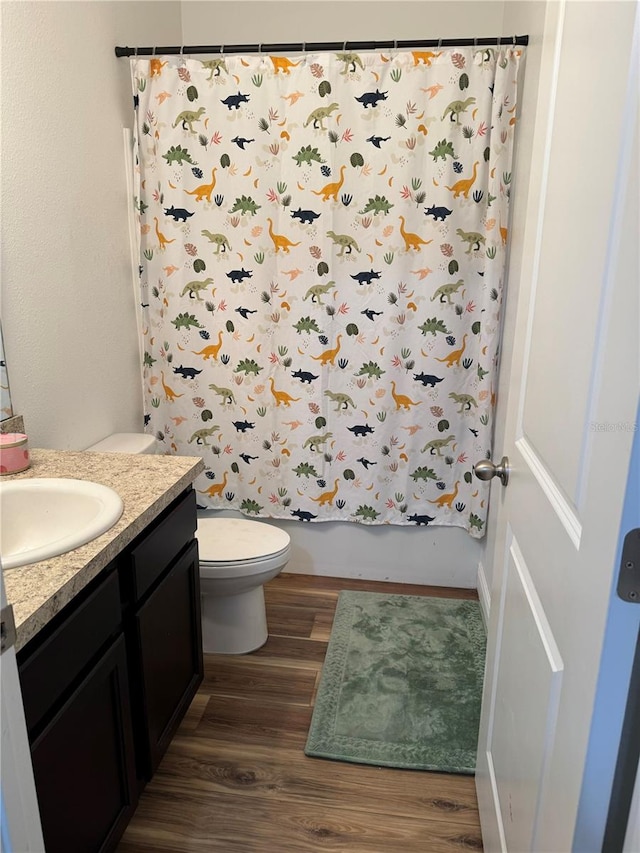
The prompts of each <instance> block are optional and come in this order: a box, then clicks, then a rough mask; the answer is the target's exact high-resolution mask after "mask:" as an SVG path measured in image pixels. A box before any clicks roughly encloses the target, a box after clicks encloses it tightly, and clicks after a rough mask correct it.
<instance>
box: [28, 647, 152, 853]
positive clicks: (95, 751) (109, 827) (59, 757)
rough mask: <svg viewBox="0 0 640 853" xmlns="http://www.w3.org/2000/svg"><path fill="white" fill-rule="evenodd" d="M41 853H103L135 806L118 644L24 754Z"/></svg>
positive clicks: (123, 667) (123, 664)
mask: <svg viewBox="0 0 640 853" xmlns="http://www.w3.org/2000/svg"><path fill="white" fill-rule="evenodd" d="M31 754H32V758H33V771H34V777H35V782H36V790H37V793H38V801H39V805H40V817H41V819H42V831H43V835H44V841H45V847H46V850H47V853H93V851H100V853H105V851H107V850H112V849H113V848H114V847H115V844H116V843H117V841H118V839H119V838H120V836H121V835H122V833H123V832H124V829H125V827H126V825H127V823H128V821H129V820H130V818H131V815H132V814H133V812H134V809H135V804H136V799H135V798H136V779H135V760H134V748H133V735H132V726H131V710H130V704H129V688H128V679H127V662H126V652H125V645H124V639H123V638H122V637H119V638H118V639H117V640H116V641H115V643H114V644H113V645H112V646H111V647H110V648H109V650H108V651H107V652H106V653H105V654H104V655H103V657H102V658H100V660H99V661H98V663H97V664H96V665H95V666H94V667H93V669H92V670H91V671H90V672H89V674H88V675H87V676H86V677H85V678H84V680H83V681H82V682H81V683H80V685H79V686H78V687H77V688H76V689H75V690H74V692H73V693H72V694H71V696H70V697H69V699H68V700H67V701H66V702H65V704H64V705H63V706H62V707H61V709H60V711H59V712H58V713H57V714H56V716H55V717H54V718H53V719H52V720H51V722H50V723H49V724H48V725H47V726H46V728H45V729H44V730H43V731H42V733H41V734H40V735H39V737H38V738H37V739H36V740H35V741H34V742H33V744H32V747H31Z"/></svg>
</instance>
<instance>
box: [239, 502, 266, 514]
mask: <svg viewBox="0 0 640 853" xmlns="http://www.w3.org/2000/svg"><path fill="white" fill-rule="evenodd" d="M240 510H241V511H242V512H248V513H253V514H254V515H259V514H260V513H261V512H262V507H261V506H260V504H259V503H258V502H257V501H254V500H250V499H245V500H243V501H242V503H241V504H240Z"/></svg>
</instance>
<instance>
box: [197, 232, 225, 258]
mask: <svg viewBox="0 0 640 853" xmlns="http://www.w3.org/2000/svg"><path fill="white" fill-rule="evenodd" d="M200 233H201V234H202V236H203V237H206V238H207V240H208V241H209V242H210V243H213V244H214V245H215V247H216V250H215V252H214V255H219V254H220V252H221V251H222V252H226V251H227V249H228V250H229V251H231V244H230V243H229V241H228V240H227V238H226V237H225V236H224V234H212V233H211V231H207V229H206V228H203V229H202V231H201V232H200Z"/></svg>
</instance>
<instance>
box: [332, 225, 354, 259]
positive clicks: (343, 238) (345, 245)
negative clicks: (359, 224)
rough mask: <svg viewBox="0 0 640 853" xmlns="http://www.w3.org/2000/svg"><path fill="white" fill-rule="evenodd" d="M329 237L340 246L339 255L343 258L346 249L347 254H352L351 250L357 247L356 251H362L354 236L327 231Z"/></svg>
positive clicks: (335, 244)
mask: <svg viewBox="0 0 640 853" xmlns="http://www.w3.org/2000/svg"><path fill="white" fill-rule="evenodd" d="M327 237H330V238H331V240H333V244H334V246H340V251H339V252H338V257H339V258H341V257H342V256H343V255H344V250H345V249H346V250H347V254H348V255H350V254H351V250H352V249H355V250H356V252H360V251H362V250H361V249H360V246H358V244H357V243H356V241H355V239H354V238H353V237H350V236H349V235H348V234H336V232H335V231H327Z"/></svg>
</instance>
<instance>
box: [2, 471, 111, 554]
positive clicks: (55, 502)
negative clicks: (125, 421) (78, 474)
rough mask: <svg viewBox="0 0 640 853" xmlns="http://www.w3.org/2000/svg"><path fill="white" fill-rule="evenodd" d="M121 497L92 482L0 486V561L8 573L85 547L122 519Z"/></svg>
mask: <svg viewBox="0 0 640 853" xmlns="http://www.w3.org/2000/svg"><path fill="white" fill-rule="evenodd" d="M122 510H123V503H122V499H121V498H120V495H118V494H117V492H114V491H113V489H110V488H109V487H108V486H103V485H101V484H99V483H91V482H88V481H87V480H67V479H57V478H53V477H52V478H46V479H45V478H37V477H34V478H33V479H28V480H12V481H10V482H7V483H2V482H0V559H2V565H3V567H4V568H5V569H14V568H16V567H17V566H26V565H27V564H28V563H37V562H38V561H39V560H48V559H49V558H50V557H57V556H58V555H59V554H65V553H66V552H67V551H72V550H73V549H74V548H79V547H80V546H81V545H85V544H86V543H87V542H90V541H91V540H92V539H95V538H96V537H97V536H100V535H101V534H102V533H104V532H105V531H107V530H109V528H110V527H113V525H114V524H115V523H116V521H117V520H118V519H119V518H120V516H121V515H122Z"/></svg>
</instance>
